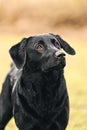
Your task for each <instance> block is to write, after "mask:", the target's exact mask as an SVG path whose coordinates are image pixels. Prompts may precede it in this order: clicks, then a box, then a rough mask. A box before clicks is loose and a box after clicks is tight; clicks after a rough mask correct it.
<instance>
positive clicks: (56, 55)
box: [55, 50, 65, 58]
mask: <svg viewBox="0 0 87 130" xmlns="http://www.w3.org/2000/svg"><path fill="white" fill-rule="evenodd" d="M63 56H65V53H63V52H62V51H61V50H58V51H56V52H55V57H56V58H60V57H63Z"/></svg>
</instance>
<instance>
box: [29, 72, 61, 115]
mask: <svg viewBox="0 0 87 130" xmlns="http://www.w3.org/2000/svg"><path fill="white" fill-rule="evenodd" d="M58 87H59V80H58V78H57V77H54V76H53V75H52V77H49V78H48V76H45V77H44V76H41V77H36V78H35V79H33V80H32V82H31V83H30V85H29V87H28V89H27V93H28V96H27V97H28V99H29V100H28V103H29V105H30V106H31V107H32V108H34V109H36V111H39V112H41V113H43V114H44V113H45V114H46V112H48V111H52V109H54V107H55V104H56V103H57V100H58Z"/></svg>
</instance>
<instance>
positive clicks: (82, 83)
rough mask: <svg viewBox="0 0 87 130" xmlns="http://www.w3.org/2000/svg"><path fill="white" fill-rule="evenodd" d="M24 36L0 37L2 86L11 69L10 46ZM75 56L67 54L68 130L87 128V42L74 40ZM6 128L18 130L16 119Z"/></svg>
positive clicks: (0, 84) (0, 83)
mask: <svg viewBox="0 0 87 130" xmlns="http://www.w3.org/2000/svg"><path fill="white" fill-rule="evenodd" d="M21 37H22V36H20V35H19V36H14V35H8V36H7V35H6V36H5V35H4V36H3V35H2V36H1V37H0V88H2V83H3V81H4V78H5V76H6V74H7V72H8V71H9V70H10V63H11V58H10V56H9V53H8V50H9V48H10V47H11V46H12V45H13V44H15V43H17V42H18V41H20V40H21ZM72 41H73V43H72V46H73V47H74V48H75V50H76V55H75V56H69V55H66V60H67V65H66V67H65V77H66V81H67V89H68V93H69V98H70V119H69V124H68V127H67V130H87V43H86V42H82V41H81V42H80V41H78V42H77V41H76V42H75V40H72ZM6 130H17V127H16V125H15V122H14V119H12V120H11V121H10V122H9V124H8V125H7V127H6Z"/></svg>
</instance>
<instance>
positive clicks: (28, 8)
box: [0, 0, 87, 130]
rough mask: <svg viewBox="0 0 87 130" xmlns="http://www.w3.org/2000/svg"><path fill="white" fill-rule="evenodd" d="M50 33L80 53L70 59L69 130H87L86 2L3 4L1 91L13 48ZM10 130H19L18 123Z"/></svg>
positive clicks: (62, 0) (21, 0)
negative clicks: (24, 40) (42, 34)
mask: <svg viewBox="0 0 87 130" xmlns="http://www.w3.org/2000/svg"><path fill="white" fill-rule="evenodd" d="M49 32H52V33H54V34H59V35H60V36H61V37H62V38H63V39H64V40H66V41H67V42H68V43H69V44H70V45H71V46H72V47H73V48H74V49H75V50H76V55H75V56H69V55H67V56H66V60H67V65H66V67H65V77H66V81H67V89H68V92H69V97H70V119H69V124H68V127H67V130H87V58H86V55H87V1H86V0H9V1H8V0H0V89H1V88H2V83H3V81H4V79H5V76H6V74H7V72H9V70H10V64H11V62H12V61H11V58H10V56H9V52H8V51H9V48H10V47H11V46H12V45H13V44H16V43H17V42H19V41H20V40H21V39H22V38H23V37H29V36H31V35H36V34H40V33H49ZM6 130H18V129H17V128H16V125H15V123H14V119H12V120H11V121H10V122H9V124H8V126H7V127H6Z"/></svg>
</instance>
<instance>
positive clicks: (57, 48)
mask: <svg viewBox="0 0 87 130" xmlns="http://www.w3.org/2000/svg"><path fill="white" fill-rule="evenodd" d="M61 48H63V49H64V50H65V51H66V52H67V53H68V54H71V55H74V54H75V51H74V49H73V48H72V47H70V45H69V44H68V43H66V42H65V41H64V40H63V39H62V38H60V36H58V35H54V34H44V35H38V36H32V37H29V38H24V39H23V40H22V41H21V42H20V43H18V44H16V45H14V46H13V47H12V48H11V49H10V51H9V52H10V55H11V57H12V59H13V62H14V63H13V64H12V67H11V71H10V72H9V73H8V75H7V77H6V79H5V82H4V84H3V88H2V92H1V95H0V130H4V128H5V126H6V124H7V122H8V121H9V120H10V118H11V117H12V116H14V119H15V123H16V125H17V127H18V128H19V130H65V129H66V126H67V123H68V119H69V98H68V93H67V88H66V82H65V79H64V75H63V70H64V66H65V64H66V63H65V54H64V53H63V52H62V50H61Z"/></svg>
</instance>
